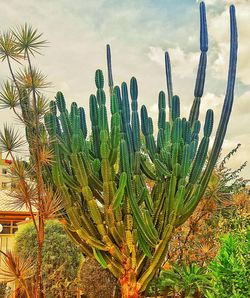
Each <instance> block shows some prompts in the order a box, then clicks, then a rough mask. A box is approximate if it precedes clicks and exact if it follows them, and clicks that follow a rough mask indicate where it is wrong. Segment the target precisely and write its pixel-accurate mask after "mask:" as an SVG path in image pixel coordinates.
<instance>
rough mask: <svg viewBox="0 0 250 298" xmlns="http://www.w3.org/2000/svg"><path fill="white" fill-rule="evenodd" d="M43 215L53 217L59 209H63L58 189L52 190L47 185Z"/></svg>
mask: <svg viewBox="0 0 250 298" xmlns="http://www.w3.org/2000/svg"><path fill="white" fill-rule="evenodd" d="M43 199H44V200H43V202H44V213H43V214H44V217H45V219H49V218H53V217H55V215H56V214H58V212H59V211H61V210H62V209H63V207H62V198H61V195H60V193H59V192H58V191H56V192H55V191H54V190H53V188H52V187H48V188H47V189H46V191H45V197H44V198H43Z"/></svg>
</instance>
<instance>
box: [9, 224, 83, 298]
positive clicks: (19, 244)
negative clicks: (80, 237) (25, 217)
mask: <svg viewBox="0 0 250 298" xmlns="http://www.w3.org/2000/svg"><path fill="white" fill-rule="evenodd" d="M15 251H16V253H17V254H18V255H19V256H20V257H22V258H28V257H30V258H31V259H33V260H34V262H35V260H36V254H37V242H36V233H35V228H34V225H33V223H27V224H25V225H24V226H22V227H20V229H19V230H18V232H17V233H16V236H15ZM81 258H82V257H81V253H80V252H79V251H78V249H77V248H76V247H75V246H74V244H72V243H71V241H70V239H69V238H68V236H67V235H66V233H65V232H64V229H63V226H62V225H61V224H60V222H59V221H56V220H48V221H47V222H46V224H45V241H44V247H43V257H42V285H43V291H44V292H45V293H46V297H47V298H56V297H64V298H66V297H73V294H74V291H75V290H76V287H75V279H76V277H77V272H78V269H79V266H80V262H81Z"/></svg>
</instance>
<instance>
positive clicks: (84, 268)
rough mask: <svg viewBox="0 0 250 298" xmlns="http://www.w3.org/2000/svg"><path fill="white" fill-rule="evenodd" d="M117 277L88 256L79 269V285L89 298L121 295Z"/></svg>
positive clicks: (108, 297) (106, 297) (107, 297)
mask: <svg viewBox="0 0 250 298" xmlns="http://www.w3.org/2000/svg"><path fill="white" fill-rule="evenodd" d="M117 285H118V282H117V279H116V278H115V277H114V276H113V275H112V274H111V273H110V272H109V271H108V270H107V269H103V268H102V267H101V265H100V264H99V263H98V262H97V261H96V260H93V259H91V258H87V259H86V260H85V261H84V262H83V263H82V265H81V268H80V271H79V287H80V289H81V290H82V291H83V294H84V297H87V298H99V297H102V298H110V297H120V293H119V289H118V288H117Z"/></svg>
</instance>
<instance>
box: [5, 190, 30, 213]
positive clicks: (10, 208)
mask: <svg viewBox="0 0 250 298" xmlns="http://www.w3.org/2000/svg"><path fill="white" fill-rule="evenodd" d="M9 193H10V191H6V190H0V212H4V211H5V212H16V213H20V212H29V210H28V209H27V208H26V207H25V206H23V207H22V208H20V207H16V206H15V204H13V201H14V198H13V197H11V196H10V195H9Z"/></svg>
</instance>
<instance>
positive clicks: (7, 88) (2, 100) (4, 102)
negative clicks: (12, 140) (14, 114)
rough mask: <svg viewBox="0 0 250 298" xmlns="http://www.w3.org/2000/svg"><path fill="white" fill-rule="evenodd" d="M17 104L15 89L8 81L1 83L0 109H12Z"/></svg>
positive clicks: (17, 95) (17, 97) (17, 96)
mask: <svg viewBox="0 0 250 298" xmlns="http://www.w3.org/2000/svg"><path fill="white" fill-rule="evenodd" d="M18 105H19V94H18V91H17V89H16V88H15V86H14V85H13V84H11V83H10V82H9V81H6V82H5V83H4V84H3V85H2V91H1V92H0V109H6V108H10V109H13V108H15V107H17V106H18Z"/></svg>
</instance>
